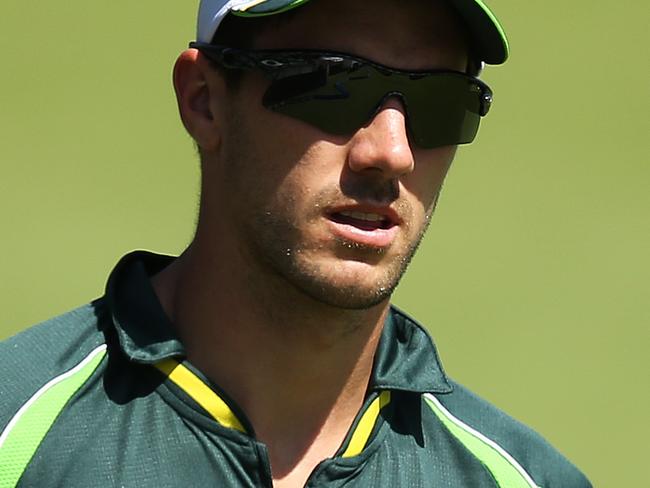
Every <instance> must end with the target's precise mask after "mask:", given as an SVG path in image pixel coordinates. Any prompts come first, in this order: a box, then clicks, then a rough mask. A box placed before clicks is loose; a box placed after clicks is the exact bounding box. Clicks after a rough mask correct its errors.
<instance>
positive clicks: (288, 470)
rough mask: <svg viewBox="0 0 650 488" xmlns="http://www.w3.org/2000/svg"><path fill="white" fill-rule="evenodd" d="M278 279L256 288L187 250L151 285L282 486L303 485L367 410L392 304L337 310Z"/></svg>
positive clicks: (257, 284)
mask: <svg viewBox="0 0 650 488" xmlns="http://www.w3.org/2000/svg"><path fill="white" fill-rule="evenodd" d="M199 263H200V266H199ZM267 278H268V277H267ZM275 279H276V280H277V279H278V278H275ZM273 281H274V280H273V278H270V280H264V279H263V278H261V277H260V276H259V275H256V279H255V283H251V282H250V280H248V279H247V278H246V276H245V273H237V272H235V270H230V269H228V265H227V264H223V261H222V262H220V263H219V265H218V266H215V265H210V263H207V265H206V263H205V262H204V260H199V259H198V256H196V255H193V254H192V252H191V250H190V252H188V253H186V254H185V255H184V256H182V257H181V258H179V260H177V262H175V263H173V264H172V265H171V266H170V267H169V268H168V269H167V270H165V271H163V272H162V273H161V274H160V275H158V276H157V277H155V279H154V280H153V283H154V287H155V289H156V292H157V294H158V296H159V298H160V301H161V303H162V305H163V308H164V309H165V311H166V313H167V314H168V315H169V317H170V318H171V319H172V321H173V323H174V325H175V327H176V329H177V331H178V334H179V336H180V338H181V340H182V341H183V343H184V346H185V348H186V351H187V356H188V359H189V361H190V362H191V363H192V364H193V365H195V366H196V367H198V368H199V369H200V370H201V371H202V372H203V373H204V374H206V375H207V376H208V377H209V378H210V379H211V380H212V381H214V382H215V383H216V384H218V385H219V386H220V387H221V388H223V389H224V391H226V392H227V393H228V395H229V396H230V397H232V398H233V400H234V401H235V402H237V404H238V406H239V407H240V408H241V409H242V410H243V411H244V412H245V413H246V415H247V417H248V420H249V421H250V422H251V424H252V425H253V428H254V429H255V432H256V436H257V438H258V439H259V440H260V441H262V442H264V443H265V444H266V445H267V447H268V449H269V455H270V461H271V468H272V471H273V476H274V479H276V485H277V486H280V485H282V484H283V481H284V482H285V483H286V486H296V485H302V484H304V481H305V479H306V477H307V476H308V475H309V473H310V472H311V471H312V469H313V468H314V467H315V466H316V465H317V464H318V463H319V462H320V461H322V460H323V459H325V458H327V457H330V456H332V455H334V453H335V452H336V451H337V449H338V448H339V447H340V445H341V443H342V441H343V439H344V438H345V435H346V433H347V431H348V429H349V427H350V425H351V424H352V422H353V420H354V418H355V416H356V415H357V413H358V411H359V409H360V408H361V406H362V404H363V401H364V399H365V395H366V390H367V386H368V381H369V379H370V375H371V371H372V365H373V358H374V353H375V350H376V348H377V343H378V341H379V337H380V334H381V330H382V326H383V322H384V318H385V315H386V313H387V310H388V304H387V303H384V304H381V305H379V306H376V307H374V308H371V309H368V310H363V311H356V310H354V311H350V310H341V309H335V308H333V307H330V306H327V305H324V304H322V303H318V302H315V301H314V300H313V299H311V298H309V297H307V296H304V295H301V294H300V293H299V292H298V291H297V290H295V289H294V288H292V287H291V286H288V285H287V284H286V283H285V284H284V286H282V284H280V283H277V282H276V283H273Z"/></svg>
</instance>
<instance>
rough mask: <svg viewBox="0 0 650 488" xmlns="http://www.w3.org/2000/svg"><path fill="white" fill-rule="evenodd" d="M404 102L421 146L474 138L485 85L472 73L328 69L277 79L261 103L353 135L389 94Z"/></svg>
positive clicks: (415, 140) (328, 129)
mask: <svg viewBox="0 0 650 488" xmlns="http://www.w3.org/2000/svg"><path fill="white" fill-rule="evenodd" d="M391 93H396V94H397V93H399V94H400V95H401V97H403V99H404V100H405V102H406V105H407V112H408V126H409V133H410V136H411V139H412V142H413V143H414V144H415V145H416V146H417V147H420V148H435V147H440V146H446V145H455V144H465V143H468V142H471V141H473V140H474V137H475V136H476V133H477V131H478V125H479V121H480V115H479V110H480V100H481V89H480V87H479V86H478V84H476V83H475V82H473V81H472V80H471V79H470V78H467V77H465V76H463V75H456V74H453V73H441V74H436V75H430V76H423V77H421V78H412V79H409V78H407V77H406V76H400V75H397V76H395V75H393V76H386V75H385V74H383V73H379V72H378V71H377V70H375V69H374V68H372V67H365V68H362V69H359V70H357V71H355V72H354V73H348V72H344V73H339V74H334V75H332V74H326V73H325V72H316V73H308V74H303V75H297V76H291V77H288V78H284V79H281V80H276V81H274V82H273V83H272V84H271V86H270V87H269V89H268V90H267V92H266V94H265V96H264V100H263V104H264V106H266V107H267V108H269V109H271V110H273V111H276V112H279V113H283V114H285V115H288V116H290V117H293V118H295V119H298V120H302V121H303V122H306V123H308V124H310V125H313V126H315V127H318V128H319V129H321V130H323V131H325V132H328V133H330V134H337V135H350V134H353V133H354V132H356V131H357V130H358V129H360V128H361V127H363V126H364V125H366V124H367V123H368V122H369V121H370V119H371V117H372V116H373V115H374V113H375V111H376V110H377V106H378V104H380V103H381V102H382V100H383V99H384V98H386V96H387V95H389V94H391Z"/></svg>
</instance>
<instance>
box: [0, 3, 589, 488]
mask: <svg viewBox="0 0 650 488" xmlns="http://www.w3.org/2000/svg"><path fill="white" fill-rule="evenodd" d="M506 57H507V43H506V41H505V37H504V35H503V33H502V31H501V28H500V26H499V24H498V23H497V21H496V20H495V19H494V16H493V15H492V14H491V13H490V12H489V11H488V10H487V8H486V7H485V6H484V5H483V4H482V3H481V2H480V1H479V0H463V1H461V0H453V1H452V0H447V1H442V0H440V1H435V0H400V1H399V2H397V1H395V0H357V1H355V2H349V1H345V0H310V1H307V0H293V1H291V0H267V1H264V0H261V1H260V0H258V1H255V2H250V1H237V0H231V1H223V0H203V1H202V3H201V6H200V11H199V23H198V35H197V42H196V43H193V44H192V47H191V48H190V49H188V50H186V51H185V52H183V53H182V54H181V55H180V57H179V59H178V61H177V63H176V66H175V70H174V86H175V89H176V94H177V99H178V106H179V111H180V115H181V118H182V120H183V123H184V125H185V127H186V129H187V131H188V132H189V134H190V135H191V136H192V138H193V139H194V140H195V142H196V145H197V148H198V151H199V154H200V159H201V170H202V185H201V190H202V191H201V206H200V214H199V220H198V225H197V230H196V235H195V238H194V240H193V242H192V244H191V245H190V246H189V248H188V249H187V250H186V251H185V252H184V253H183V254H182V255H181V256H180V257H178V258H177V259H172V258H168V257H164V256H156V255H152V254H149V253H144V252H137V253H132V254H130V255H128V256H126V257H125V258H123V260H122V261H121V262H120V263H119V264H118V265H117V267H116V268H115V270H114V271H113V273H112V274H111V277H110V278H109V281H108V285H107V291H106V295H105V296H104V297H103V298H101V299H99V300H97V301H95V302H93V303H92V304H90V305H88V306H86V307H82V308H80V309H78V310H75V311H73V312H70V313H68V314H66V315H64V316H62V317H59V318H56V319H53V320H51V321H49V322H47V323H45V324H43V325H41V326H39V327H36V328H33V329H30V330H28V331H26V332H24V333H22V334H20V335H18V336H16V337H14V338H12V339H10V340H9V341H7V342H5V343H4V344H3V345H2V346H1V348H0V358H2V359H1V360H2V362H3V363H2V365H3V371H4V374H3V379H2V383H1V386H0V388H1V391H2V398H3V404H2V405H3V406H2V410H1V412H0V428H1V429H2V434H1V436H0V465H2V466H3V469H2V474H0V487H5V486H66V487H74V486H84V487H94V486H98V487H99V486H102V487H103V486H127V487H131V486H133V487H135V486H137V487H141V486H219V487H221V486H234V487H258V486H269V487H270V486H275V487H298V486H314V487H316V486H373V487H375V486H376V487H398V486H404V487H414V486H436V487H443V486H447V487H465V486H467V487H495V486H499V487H508V488H518V487H535V486H539V487H588V486H590V484H589V482H588V481H587V480H586V478H585V477H584V476H583V475H582V474H581V473H580V472H579V471H577V470H576V468H574V467H573V466H572V465H571V464H570V463H569V462H568V461H566V460H565V459H564V458H562V456H561V455H560V454H558V453H557V452H556V451H555V450H553V448H551V447H550V446H549V445H548V444H547V443H546V442H545V441H543V440H542V439H541V438H540V437H539V436H538V435H537V434H535V433H534V432H532V431H531V430H529V429H528V428H526V427H524V426H522V425H520V424H519V423H517V422H516V421H514V420H512V419H510V418H509V417H507V416H506V415H505V414H503V413H501V412H500V411H498V410H497V409H495V408H494V407H492V406H490V405H489V404H487V403H486V402H484V401H483V400H481V399H479V398H477V397H476V396H474V395H472V394H471V393H470V392H468V391H467V390H466V389H464V388H463V387H462V386H460V385H458V384H456V383H454V382H453V381H452V380H450V379H449V378H448V377H447V376H446V375H445V373H444V372H443V370H442V368H441V366H440V363H439V361H438V357H437V353H436V351H435V349H434V346H433V344H432V343H431V340H430V339H429V337H428V335H427V334H426V332H425V331H424V329H422V328H421V327H420V326H419V325H417V324H416V323H415V322H414V321H413V320H412V319H410V318H408V317H407V316H406V315H405V314H404V313H402V312H401V311H398V310H396V309H394V308H391V306H390V304H389V300H390V296H391V293H392V291H393V290H394V288H395V286H396V285H397V283H398V281H399V279H400V277H401V276H402V274H403V272H404V271H405V269H406V267H407V265H408V263H409V261H410V259H411V257H412V255H413V254H414V252H415V250H416V248H417V246H418V243H419V242H420V239H421V238H422V235H423V234H424V232H425V229H426V227H427V225H428V223H429V221H430V218H431V215H432V213H433V210H434V208H435V205H436V202H437V199H438V195H439V192H440V189H441V187H442V183H443V180H444V177H445V175H446V173H447V170H448V169H449V167H450V165H451V162H452V159H453V157H454V153H455V151H456V146H457V145H458V144H461V143H466V142H471V140H472V139H473V138H474V135H475V133H476V130H477V128H478V122H479V118H480V117H481V116H482V115H485V114H486V113H487V110H488V108H489V104H490V102H491V93H490V90H489V88H488V87H487V86H486V85H484V84H483V83H482V82H480V81H478V79H477V78H476V75H478V72H479V70H480V67H481V65H482V63H484V62H487V63H493V64H499V63H502V62H503V61H505V59H506Z"/></svg>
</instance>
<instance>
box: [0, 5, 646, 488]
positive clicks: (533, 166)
mask: <svg viewBox="0 0 650 488" xmlns="http://www.w3.org/2000/svg"><path fill="white" fill-rule="evenodd" d="M196 5H197V2H173V3H172V2H134V1H132V0H129V1H125V0H114V1H112V2H88V1H83V2H82V1H79V0H67V1H66V2H25V1H19V0H3V7H2V14H1V15H0V46H1V48H2V51H1V52H2V57H3V62H2V69H1V71H0V87H1V97H2V98H1V100H2V102H1V104H0V114H1V117H0V164H1V165H2V166H1V168H2V172H1V176H0V221H1V222H2V238H1V239H0V297H2V298H1V302H0V303H1V305H2V306H1V307H0V338H2V337H7V336H9V335H11V334H13V333H15V332H17V331H19V330H21V329H23V328H25V327H27V326H29V325H31V324H33V323H35V322H37V321H40V320H43V319H46V318H48V317H50V316H52V315H54V314H58V313H60V312H63V311H65V310H67V309H70V308H72V307H75V306H77V305H79V304H82V303H84V302H87V301H88V300H90V299H91V298H93V297H96V296H98V295H100V294H101V293H102V290H103V286H104V281H105V278H106V276H107V273H108V272H109V271H110V269H111V267H112V265H113V264H114V263H115V262H116V260H117V259H118V258H119V257H120V256H121V255H123V254H124V253H126V252H128V251H129V250H132V249H135V248H144V249H151V250H155V251H160V252H165V253H178V252H180V251H181V250H182V249H183V248H184V246H185V245H186V244H187V243H188V242H189V240H190V238H191V235H192V230H193V226H194V221H195V215H196V206H197V192H198V177H199V174H198V164H197V161H196V157H195V154H194V149H193V147H192V144H191V141H190V139H189V138H188V136H187V135H186V134H185V133H184V131H183V129H182V126H181V124H180V123H179V121H178V117H177V115H176V107H175V101H174V96H173V92H172V89H171V84H170V71H171V66H172V64H173V62H174V59H175V57H176V55H177V54H178V52H179V51H180V50H181V49H183V48H184V47H185V45H186V43H187V41H189V40H191V39H192V38H193V31H194V18H195V10H196ZM490 5H491V6H492V7H493V8H494V9H495V10H496V12H497V13H498V15H499V17H500V18H501V19H502V21H503V23H504V25H505V26H506V30H507V32H508V34H509V37H510V41H511V45H512V56H511V60H510V61H509V62H508V63H507V64H506V65H505V66H504V67H501V68H491V69H488V70H487V72H486V73H485V76H484V78H485V79H486V80H487V81H488V82H489V83H490V84H491V85H492V86H493V88H494V90H495V93H496V96H495V105H494V107H493V110H492V112H491V113H490V115H489V117H488V118H487V119H486V121H485V123H484V125H483V127H482V131H481V134H480V136H479V139H478V141H477V144H475V145H473V146H470V147H467V148H464V149H462V150H461V151H460V153H459V156H458V158H457V161H456V163H455V167H454V168H453V170H452V173H451V176H450V178H449V180H448V182H447V185H446V188H445V192H444V194H443V198H442V201H441V204H440V206H439V209H438V212H437V215H436V217H435V219H434V224H433V225H432V226H431V229H430V231H429V235H428V237H427V238H426V240H425V243H424V245H423V247H422V249H421V251H420V254H419V256H418V257H417V258H416V261H415V264H414V266H412V268H411V270H410V271H409V273H408V274H407V277H406V278H405V280H404V282H403V283H402V285H401V286H400V288H399V291H398V293H397V295H396V297H395V302H396V303H397V304H398V305H400V306H402V307H403V308H405V309H407V310H408V311H409V312H411V313H412V314H413V315H415V316H416V317H417V318H419V319H420V320H421V321H422V322H424V323H426V324H428V326H429V327H430V330H431V331H432V333H433V335H434V336H435V338H436V341H437V343H438V346H439V347H440V349H441V354H442V358H443V361H444V362H445V365H446V368H447V370H448V372H450V374H451V375H452V376H454V377H455V378H456V379H457V380H459V381H461V382H463V383H465V384H466V385H468V386H469V387H470V388H472V389H474V390H475V391H477V392H478V393H479V394H481V395H483V396H484V397H486V398H488V399H489V400H491V401H492V402H494V403H495V404H496V405H498V406H500V407H501V408H503V409H505V410H506V411H508V412H509V413H511V414H512V415H513V416H515V417H517V418H519V419H521V420H523V421H524V422H526V423H528V424H530V425H531V426H533V427H534V428H536V429H537V430H538V431H540V432H541V433H542V434H543V435H544V436H545V437H547V438H548V439H549V440H550V441H551V442H552V443H553V444H555V445H556V446H557V447H558V448H559V449H560V450H561V451H562V452H564V453H565V454H566V455H567V456H568V457H569V458H571V459H572V460H573V461H574V462H575V463H576V464H577V465H578V466H579V467H580V468H582V469H583V470H584V471H585V472H586V473H587V474H588V476H589V477H590V478H591V479H592V481H593V482H594V484H595V485H596V486H600V487H623V486H626V487H627V486H650V477H649V476H648V474H647V473H648V471H647V468H646V466H645V465H644V464H645V463H646V462H647V455H648V447H647V439H648V438H649V437H650V425H649V422H648V405H649V403H650V395H649V389H650V388H649V387H650V384H649V379H650V374H649V373H650V367H649V366H650V364H649V361H648V353H647V349H648V346H649V345H650V333H649V330H650V327H649V325H650V310H649V309H650V307H649V306H648V298H649V294H650V293H649V292H650V286H649V284H648V281H649V277H650V257H649V255H648V250H649V249H650V225H649V223H648V210H649V209H650V191H649V190H650V185H649V183H648V182H649V178H650V167H649V165H648V143H647V140H648V134H649V133H650V132H649V130H648V129H649V126H648V122H647V120H648V119H647V117H648V113H649V109H650V106H649V102H648V81H649V77H648V74H649V73H648V64H647V54H648V52H647V46H648V42H649V39H648V34H647V32H648V26H647V22H648V13H649V7H648V3H647V2H645V1H640V0H619V1H618V2H604V1H601V2H594V1H593V0H592V1H587V0H574V1H571V2H566V1H560V0H549V1H545V2H532V1H529V2H521V1H515V0H492V2H491V3H490Z"/></svg>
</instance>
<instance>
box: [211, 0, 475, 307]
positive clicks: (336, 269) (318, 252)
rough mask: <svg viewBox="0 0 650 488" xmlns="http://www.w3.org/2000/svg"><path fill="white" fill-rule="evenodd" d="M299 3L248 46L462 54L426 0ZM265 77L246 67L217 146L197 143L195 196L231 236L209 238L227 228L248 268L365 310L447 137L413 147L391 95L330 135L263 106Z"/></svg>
mask: <svg viewBox="0 0 650 488" xmlns="http://www.w3.org/2000/svg"><path fill="white" fill-rule="evenodd" d="M432 5H433V6H432ZM300 9H301V11H299V12H297V13H296V15H295V16H294V17H291V18H290V19H289V20H288V21H287V22H286V23H281V24H280V26H279V27H278V28H277V29H272V30H269V31H268V32H265V33H263V34H262V35H261V36H260V37H259V38H258V39H257V40H256V45H255V48H258V49H267V48H268V49H271V48H274V49H275V48H277V49H282V48H297V49H325V50H333V51H340V52H347V53H350V54H355V55H358V56H361V57H364V58H367V59H371V60H374V61H376V62H378V63H381V64H384V65H387V66H391V67H395V68H401V69H412V70H417V69H453V70H458V71H463V70H464V69H465V66H466V64H467V57H466V52H467V46H466V42H465V38H464V33H463V31H462V30H461V28H460V27H459V25H458V23H457V20H456V18H455V17H454V16H453V15H452V14H450V12H449V11H448V9H447V8H446V7H444V6H443V5H438V4H435V3H434V2H431V1H430V0H429V1H419V0H399V1H395V0H374V1H372V2H371V1H355V2H350V1H348V0H328V1H322V0H312V2H310V3H309V4H307V5H306V6H304V7H300ZM268 83H269V82H268V80H266V79H265V78H264V77H263V76H262V75H261V74H258V73H247V74H246V75H245V77H244V80H243V82H242V84H241V86H239V87H238V89H237V90H234V91H233V92H231V93H230V94H229V97H228V100H227V101H225V102H224V101H222V103H225V104H226V108H225V112H226V113H227V116H226V117H225V120H226V123H225V124H224V127H223V134H222V138H221V144H220V147H219V149H218V150H216V151H214V152H213V153H209V154H205V153H204V154H203V159H204V161H203V168H204V175H203V178H204V182H203V192H204V203H203V204H204V205H213V206H217V207H218V209H219V210H218V212H216V211H213V212H207V213H204V214H203V215H204V216H205V215H219V219H223V220H222V222H220V226H221V227H220V228H224V227H223V226H224V224H227V225H226V226H225V227H226V228H228V229H229V231H228V234H229V235H228V236H227V237H226V236H223V235H222V236H221V237H217V238H218V239H219V238H228V239H233V240H234V242H235V244H236V245H237V247H238V248H239V249H240V252H241V253H242V255H243V256H245V258H246V260H247V262H248V263H249V264H250V265H251V266H252V267H253V269H254V270H255V271H257V272H258V273H259V272H261V273H272V274H275V275H276V276H280V277H281V278H282V279H283V280H284V281H285V282H287V283H288V284H290V285H292V286H294V287H295V288H297V289H298V290H300V291H301V292H304V293H305V294H307V295H309V296H310V297H312V298H314V299H316V300H318V301H320V302H322V303H326V304H329V305H332V306H335V307H341V308H349V309H362V308H368V307H371V306H373V305H376V304H378V303H381V302H382V301H384V300H387V299H388V298H389V296H390V294H391V293H392V291H393V289H394V288H395V286H396V285H397V283H398V281H399V279H400V277H401V276H402V274H403V273H404V271H405V269H406V267H407V265H408V263H409V261H410V259H411V257H412V256H413V254H414V253H415V250H416V248H417V246H418V244H419V242H420V240H421V239H422V236H423V234H424V232H425V230H426V228H427V225H428V223H429V219H430V217H431V214H432V212H433V210H434V207H435V204H436V200H437V198H438V194H439V192H440V189H441V186H442V183H443V180H444V177H445V175H446V173H447V170H448V169H449V166H450V164H451V161H452V159H453V156H454V153H455V147H442V148H437V149H426V150H423V149H419V148H417V147H414V146H412V145H411V144H410V143H409V138H408V133H407V129H406V113H405V110H404V107H403V106H402V104H401V102H400V101H399V100H398V99H397V98H391V99H389V100H387V102H386V103H385V104H384V105H383V107H382V109H381V110H380V111H379V112H378V113H377V115H376V116H375V117H374V118H373V119H372V120H370V121H369V122H368V124H367V125H366V126H365V127H362V128H360V129H359V130H358V131H357V132H356V133H354V134H352V135H351V136H334V135H331V134H327V133H325V132H323V131H321V130H319V129H317V128H315V127H313V126H311V125H308V124H306V123H304V122H301V121H298V120H295V119H292V118H290V117H288V116H286V115H282V114H279V113H276V112H273V111H270V110H268V109H266V108H264V107H263V106H262V104H261V98H262V96H263V93H264V91H265V90H266V88H267V87H268ZM341 117H345V114H344V113H342V114H341ZM206 192H207V195H206ZM201 226H203V227H204V228H207V229H209V228H210V226H211V223H210V222H206V221H201V222H200V223H199V227H200V228H201Z"/></svg>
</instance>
